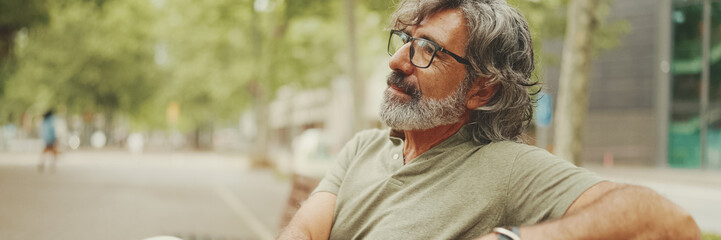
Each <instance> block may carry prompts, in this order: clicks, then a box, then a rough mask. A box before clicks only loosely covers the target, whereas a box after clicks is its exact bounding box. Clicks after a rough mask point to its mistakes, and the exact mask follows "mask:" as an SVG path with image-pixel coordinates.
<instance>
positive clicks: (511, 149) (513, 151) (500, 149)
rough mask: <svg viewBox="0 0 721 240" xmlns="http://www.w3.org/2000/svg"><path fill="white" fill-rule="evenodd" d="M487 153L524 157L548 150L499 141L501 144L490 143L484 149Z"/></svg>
mask: <svg viewBox="0 0 721 240" xmlns="http://www.w3.org/2000/svg"><path fill="white" fill-rule="evenodd" d="M482 149H484V150H485V151H488V152H493V153H496V154H503V155H514V156H522V155H525V154H528V153H536V152H538V153H542V152H546V150H544V149H542V148H539V147H536V146H531V145H528V144H525V143H519V142H513V141H499V142H492V143H489V144H488V145H487V146H485V147H483V148H482Z"/></svg>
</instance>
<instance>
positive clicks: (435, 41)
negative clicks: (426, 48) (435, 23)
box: [420, 33, 445, 49]
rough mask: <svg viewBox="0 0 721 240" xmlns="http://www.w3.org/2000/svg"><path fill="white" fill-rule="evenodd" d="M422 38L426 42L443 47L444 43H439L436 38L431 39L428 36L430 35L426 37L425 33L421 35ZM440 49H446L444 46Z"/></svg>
mask: <svg viewBox="0 0 721 240" xmlns="http://www.w3.org/2000/svg"><path fill="white" fill-rule="evenodd" d="M420 38H423V39H426V40H430V41H431V42H434V43H436V44H438V45H442V43H440V42H438V40H436V39H435V38H433V37H431V36H428V35H426V34H424V33H422V34H421V36H420ZM440 47H441V48H444V49H445V47H443V46H440Z"/></svg>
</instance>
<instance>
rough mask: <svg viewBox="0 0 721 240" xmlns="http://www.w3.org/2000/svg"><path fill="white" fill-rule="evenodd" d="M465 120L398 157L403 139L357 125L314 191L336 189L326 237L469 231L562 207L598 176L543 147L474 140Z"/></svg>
mask: <svg viewBox="0 0 721 240" xmlns="http://www.w3.org/2000/svg"><path fill="white" fill-rule="evenodd" d="M466 131H467V130H466V127H464V128H461V130H459V131H458V132H457V133H456V134H455V135H453V136H451V137H450V138H448V139H446V140H445V141H443V142H442V143H440V144H438V145H437V146H435V147H433V148H431V149H430V150H428V151H427V152H425V153H423V154H421V155H420V156H418V157H417V158H416V159H414V160H413V161H411V162H410V163H408V164H406V165H403V139H401V138H397V137H393V136H391V135H390V130H389V129H386V130H368V131H363V132H361V133H358V134H357V135H356V136H355V137H354V138H353V139H352V140H351V141H349V142H348V144H346V146H345V147H344V148H343V150H341V152H340V154H339V155H338V157H337V159H336V163H335V166H334V167H333V168H332V169H331V170H330V171H329V172H328V173H327V175H326V176H325V177H324V178H323V180H322V181H321V182H320V184H319V185H318V187H317V188H316V189H315V191H314V193H315V192H330V193H333V194H335V195H336V196H337V201H336V206H335V215H334V220H333V226H332V228H331V234H330V239H473V238H476V237H479V236H482V235H484V234H487V233H489V232H491V230H492V228H494V227H499V226H521V225H527V224H533V223H537V222H541V221H544V220H548V219H553V218H558V217H560V216H562V215H563V214H564V212H565V211H566V209H568V207H569V206H570V205H571V203H572V202H573V201H574V200H575V199H576V198H577V197H578V196H579V195H581V193H583V192H584V191H585V190H586V189H588V188H589V187H591V186H593V185H594V184H596V183H598V182H599V181H601V180H602V179H601V178H599V177H598V176H596V175H595V174H593V173H591V172H589V171H587V170H585V169H582V168H578V167H575V166H574V165H572V164H571V163H569V162H567V161H564V160H561V159H559V158H558V157H556V156H554V155H551V154H550V153H548V152H546V151H545V150H543V149H540V148H536V147H533V146H528V145H524V144H520V143H514V142H496V143H491V144H487V145H478V144H475V143H474V142H473V141H471V139H470V137H469V134H468V133H467V132H466Z"/></svg>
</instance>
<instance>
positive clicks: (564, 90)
mask: <svg viewBox="0 0 721 240" xmlns="http://www.w3.org/2000/svg"><path fill="white" fill-rule="evenodd" d="M611 3H612V1H610V0H572V1H571V2H570V5H569V7H568V10H567V11H568V14H567V16H568V22H567V27H566V35H565V40H564V47H563V59H562V63H561V76H560V79H559V93H558V105H557V107H556V114H555V116H556V120H555V121H556V123H555V124H556V126H555V132H554V139H555V142H556V146H555V153H556V154H557V155H558V156H559V157H561V158H563V159H566V160H568V161H571V162H573V163H574V164H576V165H581V164H582V158H581V153H582V151H583V135H582V133H583V123H584V121H585V117H586V113H587V112H588V81H589V78H590V74H591V64H592V61H593V59H594V58H595V55H596V52H597V49H599V48H601V49H603V48H610V47H612V46H615V45H616V44H617V43H618V35H619V34H621V33H623V32H625V31H627V30H628V26H627V25H623V24H622V25H620V26H621V27H620V28H618V29H617V30H609V29H608V25H607V24H605V22H606V21H605V18H606V16H607V15H608V13H609V9H610V5H611ZM616 25H619V24H616Z"/></svg>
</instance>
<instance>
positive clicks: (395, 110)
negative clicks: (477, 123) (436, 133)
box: [380, 84, 468, 130]
mask: <svg viewBox="0 0 721 240" xmlns="http://www.w3.org/2000/svg"><path fill="white" fill-rule="evenodd" d="M467 92H468V90H467V89H464V87H463V84H461V86H459V87H458V89H457V90H456V91H455V92H454V93H453V94H451V95H450V96H448V97H446V98H444V99H440V100H437V99H429V98H424V97H412V98H411V100H410V101H408V102H404V101H405V99H402V98H399V97H396V96H395V95H394V94H393V93H391V92H390V91H388V90H386V91H385V93H384V95H383V103H382V104H381V108H380V118H381V120H382V121H383V122H384V123H385V124H386V125H388V126H389V127H391V128H393V129H396V130H424V129H430V128H434V127H437V126H442V125H448V124H453V123H456V122H458V121H459V120H460V118H461V115H463V112H464V111H465V110H466V106H465V96H466V93H467Z"/></svg>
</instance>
